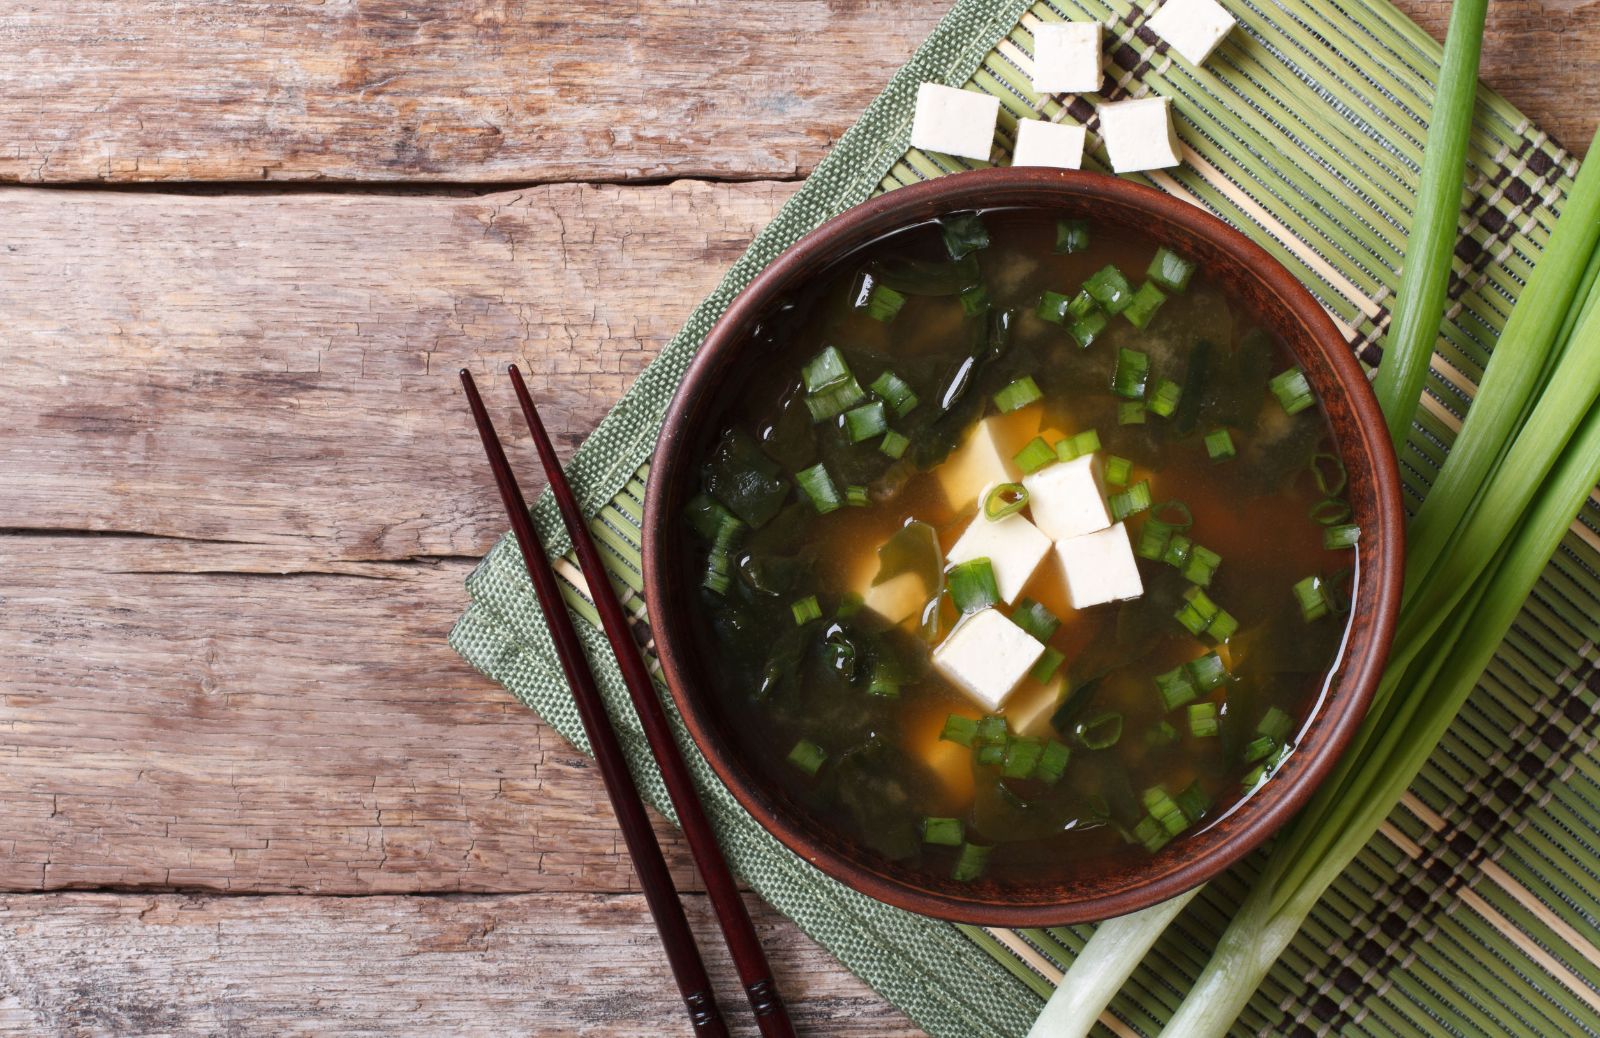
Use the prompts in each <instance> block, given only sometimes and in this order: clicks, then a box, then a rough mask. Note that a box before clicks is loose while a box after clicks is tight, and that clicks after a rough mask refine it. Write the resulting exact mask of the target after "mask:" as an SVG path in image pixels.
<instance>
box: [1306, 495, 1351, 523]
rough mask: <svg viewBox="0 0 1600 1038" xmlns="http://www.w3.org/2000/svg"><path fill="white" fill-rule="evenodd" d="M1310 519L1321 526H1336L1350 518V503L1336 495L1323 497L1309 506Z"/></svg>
mask: <svg viewBox="0 0 1600 1038" xmlns="http://www.w3.org/2000/svg"><path fill="white" fill-rule="evenodd" d="M1309 515H1310V518H1311V521H1312V522H1314V523H1319V524H1321V525H1323V526H1337V525H1339V524H1340V523H1342V522H1344V521H1345V520H1346V519H1348V518H1350V505H1349V504H1348V503H1347V502H1345V501H1344V500H1342V499H1340V498H1337V497H1329V498H1324V499H1323V500H1321V501H1318V502H1317V503H1316V504H1314V505H1312V506H1311V511H1310V513H1309Z"/></svg>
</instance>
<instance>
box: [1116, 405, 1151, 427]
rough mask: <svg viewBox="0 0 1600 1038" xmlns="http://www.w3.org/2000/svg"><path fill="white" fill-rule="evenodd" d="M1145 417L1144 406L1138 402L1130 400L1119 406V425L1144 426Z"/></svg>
mask: <svg viewBox="0 0 1600 1038" xmlns="http://www.w3.org/2000/svg"><path fill="white" fill-rule="evenodd" d="M1144 415H1145V410H1144V405H1143V404H1141V403H1139V402H1138V401H1137V400H1130V401H1128V402H1126V403H1121V404H1118V405H1117V424H1118V425H1143V424H1144Z"/></svg>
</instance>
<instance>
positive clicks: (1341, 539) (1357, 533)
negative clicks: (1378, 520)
mask: <svg viewBox="0 0 1600 1038" xmlns="http://www.w3.org/2000/svg"><path fill="white" fill-rule="evenodd" d="M1359 540H1361V527H1359V526H1357V525H1356V524H1355V523H1340V524H1339V525H1338V526H1330V527H1328V528H1327V529H1325V530H1323V531H1322V546H1323V547H1324V548H1326V549H1328V550H1329V551H1338V550H1339V549H1340V548H1354V547H1355V546H1356V542H1357V541H1359Z"/></svg>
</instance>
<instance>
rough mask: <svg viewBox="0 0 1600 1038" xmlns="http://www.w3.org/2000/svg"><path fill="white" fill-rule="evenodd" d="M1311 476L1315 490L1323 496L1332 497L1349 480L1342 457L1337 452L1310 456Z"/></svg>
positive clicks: (1342, 488) (1341, 489)
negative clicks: (1314, 481) (1315, 485)
mask: <svg viewBox="0 0 1600 1038" xmlns="http://www.w3.org/2000/svg"><path fill="white" fill-rule="evenodd" d="M1310 468H1311V478H1312V479H1314V480H1316V483H1317V491H1318V492H1319V493H1320V494H1322V496H1323V497H1334V496H1336V495H1337V494H1339V493H1340V492H1341V491H1343V490H1344V488H1345V487H1346V486H1347V485H1348V484H1349V482H1350V474H1349V473H1348V472H1346V471H1345V468H1344V459H1342V458H1340V457H1339V455H1337V454H1326V453H1317V454H1313V455H1312V456H1311V465H1310Z"/></svg>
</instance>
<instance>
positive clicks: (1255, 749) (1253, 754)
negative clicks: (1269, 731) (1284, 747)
mask: <svg viewBox="0 0 1600 1038" xmlns="http://www.w3.org/2000/svg"><path fill="white" fill-rule="evenodd" d="M1277 752H1278V743H1277V741H1276V740H1275V739H1273V738H1272V737H1270V736H1266V735H1258V736H1256V737H1255V738H1254V739H1251V740H1250V741H1249V742H1247V743H1245V745H1244V762H1245V763H1246V764H1255V763H1258V762H1260V761H1264V760H1266V759H1267V758H1268V757H1271V756H1272V755H1273V754H1274V753H1277Z"/></svg>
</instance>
